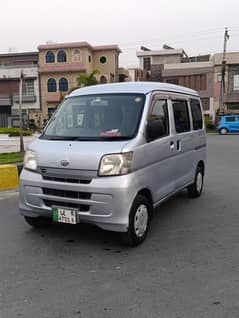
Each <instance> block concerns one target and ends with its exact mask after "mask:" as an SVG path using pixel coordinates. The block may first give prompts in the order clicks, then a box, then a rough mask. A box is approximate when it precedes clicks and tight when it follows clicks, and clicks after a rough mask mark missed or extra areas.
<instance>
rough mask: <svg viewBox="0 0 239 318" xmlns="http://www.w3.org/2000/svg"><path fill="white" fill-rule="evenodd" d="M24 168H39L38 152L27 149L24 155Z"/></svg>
mask: <svg viewBox="0 0 239 318" xmlns="http://www.w3.org/2000/svg"><path fill="white" fill-rule="evenodd" d="M24 168H26V169H29V170H34V171H36V170H37V159H36V154H35V152H34V151H32V150H27V151H26V152H25V156H24Z"/></svg>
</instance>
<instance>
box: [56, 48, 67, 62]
mask: <svg viewBox="0 0 239 318" xmlns="http://www.w3.org/2000/svg"><path fill="white" fill-rule="evenodd" d="M57 62H66V53H65V51H63V50H61V51H59V52H58V53H57Z"/></svg>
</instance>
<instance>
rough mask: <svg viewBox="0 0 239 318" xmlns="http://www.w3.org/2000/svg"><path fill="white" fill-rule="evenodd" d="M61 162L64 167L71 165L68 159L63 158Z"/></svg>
mask: <svg viewBox="0 0 239 318" xmlns="http://www.w3.org/2000/svg"><path fill="white" fill-rule="evenodd" d="M60 164H61V165H62V166H63V167H66V166H68V165H69V161H68V160H61V161H60Z"/></svg>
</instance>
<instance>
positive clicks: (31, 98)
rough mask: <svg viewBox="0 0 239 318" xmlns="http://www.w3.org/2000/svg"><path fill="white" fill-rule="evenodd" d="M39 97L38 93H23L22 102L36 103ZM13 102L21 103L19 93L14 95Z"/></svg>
mask: <svg viewBox="0 0 239 318" xmlns="http://www.w3.org/2000/svg"><path fill="white" fill-rule="evenodd" d="M36 100H37V97H36V95H34V94H32V95H22V102H23V103H34V102H36ZM13 102H14V103H19V95H18V94H14V95H13Z"/></svg>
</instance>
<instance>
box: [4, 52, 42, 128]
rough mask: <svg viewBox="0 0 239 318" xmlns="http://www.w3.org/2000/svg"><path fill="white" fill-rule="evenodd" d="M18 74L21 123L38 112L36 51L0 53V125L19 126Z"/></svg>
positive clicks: (26, 121) (26, 122)
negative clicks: (20, 89)
mask: <svg viewBox="0 0 239 318" xmlns="http://www.w3.org/2000/svg"><path fill="white" fill-rule="evenodd" d="M21 73H22V74H23V87H22V113H23V120H24V125H25V126H27V125H28V119H29V118H35V117H34V116H35V115H36V116H37V114H38V113H39V112H40V96H39V81H38V52H29V53H9V54H0V127H19V83H20V75H21ZM36 119H37V117H36Z"/></svg>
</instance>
